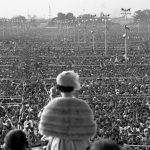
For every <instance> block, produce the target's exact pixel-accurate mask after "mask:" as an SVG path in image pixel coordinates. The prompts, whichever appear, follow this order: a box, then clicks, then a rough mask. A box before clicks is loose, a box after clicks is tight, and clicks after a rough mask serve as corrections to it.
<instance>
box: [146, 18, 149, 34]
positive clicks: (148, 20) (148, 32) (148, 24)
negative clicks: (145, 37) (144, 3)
mask: <svg viewBox="0 0 150 150" xmlns="http://www.w3.org/2000/svg"><path fill="white" fill-rule="evenodd" d="M149 23H150V18H148V19H147V26H148V34H149V31H150V30H149V28H150V26H149Z"/></svg>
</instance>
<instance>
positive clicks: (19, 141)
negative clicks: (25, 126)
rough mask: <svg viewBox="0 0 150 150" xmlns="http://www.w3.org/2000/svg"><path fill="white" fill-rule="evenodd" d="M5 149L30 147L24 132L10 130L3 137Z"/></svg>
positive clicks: (16, 149)
mask: <svg viewBox="0 0 150 150" xmlns="http://www.w3.org/2000/svg"><path fill="white" fill-rule="evenodd" d="M4 148H5V149H6V150H26V149H30V147H29V145H28V141H27V138H26V135H25V133H24V132H23V131H22V130H17V129H14V130H11V131H9V132H8V133H7V135H6V136H5V139H4ZM30 150H31V149H30Z"/></svg>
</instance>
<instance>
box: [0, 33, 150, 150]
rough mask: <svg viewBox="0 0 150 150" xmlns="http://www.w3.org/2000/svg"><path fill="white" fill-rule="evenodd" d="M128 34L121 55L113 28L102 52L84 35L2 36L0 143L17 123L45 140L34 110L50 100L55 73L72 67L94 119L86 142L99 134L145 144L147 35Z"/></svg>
mask: <svg viewBox="0 0 150 150" xmlns="http://www.w3.org/2000/svg"><path fill="white" fill-rule="evenodd" d="M41 32H42V31H40V32H39V33H40V34H41ZM38 36H39V37H38ZM114 37H115V38H114ZM129 37H130V39H131V40H130V41H128V55H127V58H125V57H124V39H123V37H122V34H121V35H120V34H118V35H116V33H115V34H114V35H113V34H110V35H109V37H108V38H109V43H108V45H107V47H108V50H107V56H105V55H104V54H105V51H104V49H105V45H104V43H98V41H97V43H95V47H94V49H93V47H92V43H91V42H90V41H87V42H86V43H82V42H81V43H79V42H70V41H68V40H66V41H64V40H59V38H60V37H58V36H57V38H56V39H52V38H51V37H49V38H47V37H46V38H40V35H36V34H34V37H20V38H14V39H7V40H2V41H1V43H0V103H1V105H2V106H3V107H4V108H5V111H6V114H5V116H4V117H2V118H1V121H0V123H3V127H0V131H1V139H0V140H1V144H3V139H4V137H5V135H6V133H7V132H8V131H9V130H11V129H12V128H19V129H22V130H23V131H24V132H25V133H26V135H27V137H28V140H29V144H30V146H32V147H34V146H39V145H40V146H41V145H45V144H46V143H47V141H45V140H44V139H41V138H42V136H41V135H40V134H39V133H38V123H39V117H40V113H41V112H40V110H41V111H42V108H43V107H44V106H45V105H46V104H47V103H48V101H49V100H50V96H49V95H50V92H49V91H50V89H51V87H53V86H55V85H56V83H55V78H56V76H57V75H58V74H59V73H61V72H62V71H64V70H74V71H75V72H78V73H79V75H80V77H81V85H82V86H81V89H80V90H79V92H78V97H79V98H82V99H84V100H85V101H86V102H87V103H88V104H89V105H90V107H91V108H92V110H93V112H94V115H95V120H96V122H97V132H96V134H95V136H93V137H92V138H91V142H92V141H95V140H96V139H98V138H100V137H103V138H110V139H113V140H115V141H117V142H118V143H119V144H121V145H125V144H126V145H150V143H149V142H150V118H149V114H150V82H149V77H150V69H149V65H150V55H149V54H150V53H149V50H150V43H149V35H148V34H144V35H143V34H142V33H141V34H137V33H131V35H129ZM96 38H97V37H96ZM98 39H99V38H98ZM56 96H57V95H56ZM130 148H132V147H130ZM138 148H139V147H138Z"/></svg>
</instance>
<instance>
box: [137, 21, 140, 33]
mask: <svg viewBox="0 0 150 150" xmlns="http://www.w3.org/2000/svg"><path fill="white" fill-rule="evenodd" d="M137 23H138V27H137V28H138V33H139V32H140V19H138V20H137Z"/></svg>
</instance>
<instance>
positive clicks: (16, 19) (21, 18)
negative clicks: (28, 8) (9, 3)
mask: <svg viewBox="0 0 150 150" xmlns="http://www.w3.org/2000/svg"><path fill="white" fill-rule="evenodd" d="M11 20H13V21H16V22H17V21H19V22H26V21H27V19H26V17H25V16H21V15H20V16H15V17H13V18H11Z"/></svg>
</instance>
